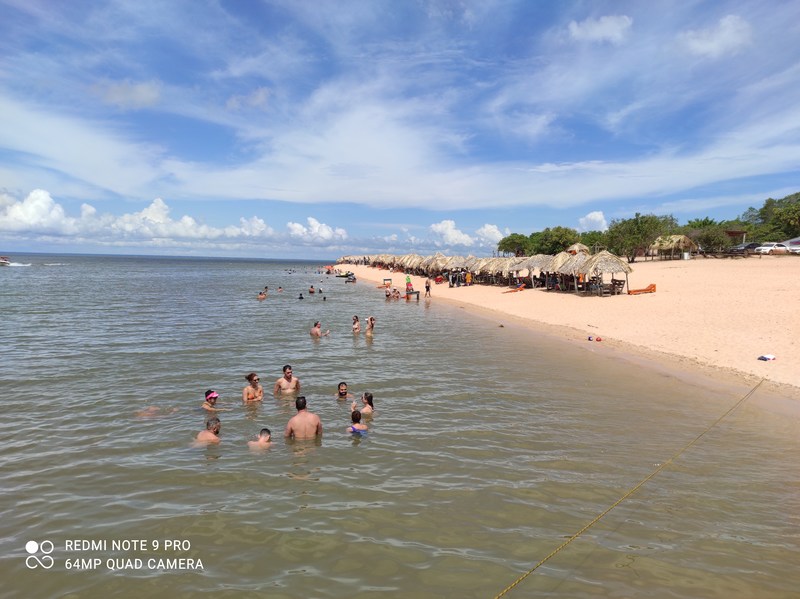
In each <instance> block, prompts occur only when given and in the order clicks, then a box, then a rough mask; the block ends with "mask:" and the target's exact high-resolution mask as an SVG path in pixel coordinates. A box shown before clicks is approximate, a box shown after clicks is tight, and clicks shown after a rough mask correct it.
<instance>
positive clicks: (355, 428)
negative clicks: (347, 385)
mask: <svg viewBox="0 0 800 599" xmlns="http://www.w3.org/2000/svg"><path fill="white" fill-rule="evenodd" d="M350 420H352V421H353V424H351V425H350V426H348V427H347V432H348V433H355V434H357V435H360V434H362V433H366V432H367V430H368V429H369V427H368V426H367V425H366V424H361V412H359V411H358V410H353V412H352V413H351V414H350Z"/></svg>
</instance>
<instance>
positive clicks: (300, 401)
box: [283, 395, 322, 439]
mask: <svg viewBox="0 0 800 599" xmlns="http://www.w3.org/2000/svg"><path fill="white" fill-rule="evenodd" d="M294 405H295V407H296V408H297V414H295V415H294V416H292V417H291V418H290V419H289V422H287V423H286V430H285V431H283V436H284V437H285V438H287V439H290V438H291V439H313V438H314V437H316V436H318V435H321V434H322V421H321V420H320V419H319V416H317V415H316V414H313V413H311V412H309V411H308V409H306V398H305V397H303V396H302V395H301V396H300V397H298V398H297V399H296V400H295V402H294Z"/></svg>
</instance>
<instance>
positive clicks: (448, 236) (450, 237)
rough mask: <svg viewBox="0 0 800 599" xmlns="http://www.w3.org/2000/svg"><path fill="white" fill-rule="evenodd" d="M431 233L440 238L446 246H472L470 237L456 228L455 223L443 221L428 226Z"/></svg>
mask: <svg viewBox="0 0 800 599" xmlns="http://www.w3.org/2000/svg"><path fill="white" fill-rule="evenodd" d="M430 229H431V231H432V232H433V233H435V234H436V235H438V236H439V237H440V238H441V241H442V242H444V243H445V244H446V245H472V244H473V243H474V241H473V240H472V237H470V236H469V235H467V234H466V233H464V232H462V231H459V230H458V229H457V228H456V223H455V221H452V220H443V221H441V222H438V223H434V224H432V225H431V226H430Z"/></svg>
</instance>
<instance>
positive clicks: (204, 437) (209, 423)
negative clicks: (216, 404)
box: [195, 416, 222, 443]
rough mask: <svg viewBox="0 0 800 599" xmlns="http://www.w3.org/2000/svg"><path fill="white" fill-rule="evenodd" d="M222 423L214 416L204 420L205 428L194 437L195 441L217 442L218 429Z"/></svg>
mask: <svg viewBox="0 0 800 599" xmlns="http://www.w3.org/2000/svg"><path fill="white" fill-rule="evenodd" d="M221 428H222V424H221V423H220V421H219V418H217V417H216V416H215V417H213V418H209V419H208V420H206V430H204V431H200V432H199V433H197V437H195V441H197V443H219V431H220V429H221Z"/></svg>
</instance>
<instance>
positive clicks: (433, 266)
mask: <svg viewBox="0 0 800 599" xmlns="http://www.w3.org/2000/svg"><path fill="white" fill-rule="evenodd" d="M449 259H450V258H448V257H447V256H445V255H444V254H442V253H441V252H436V253H435V254H434V255H433V256H428V257H427V258H425V260H423V261H422V262H421V263H420V268H423V269H424V270H425V271H426V272H428V273H434V272H441V271H442V270H443V269H444V265H445V264H447V261H448V260H449Z"/></svg>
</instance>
